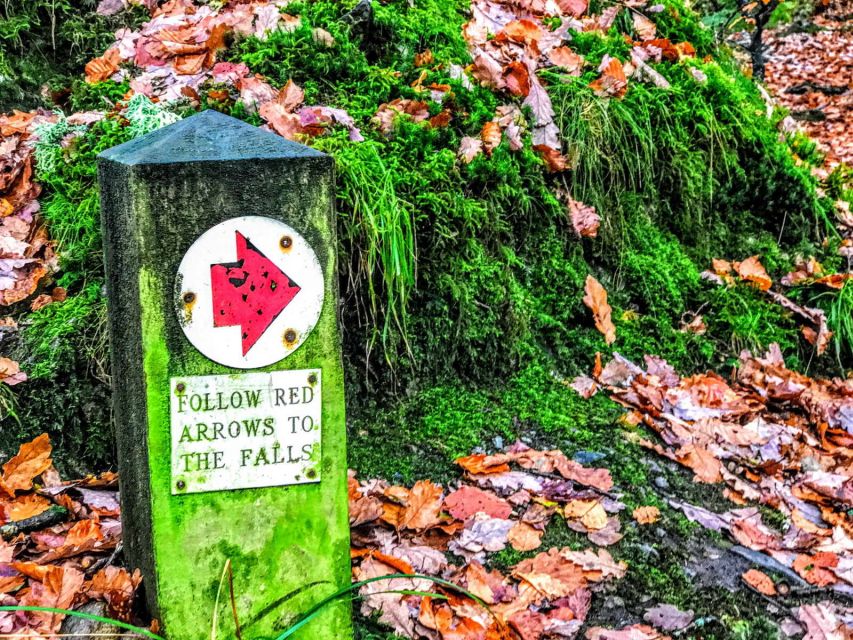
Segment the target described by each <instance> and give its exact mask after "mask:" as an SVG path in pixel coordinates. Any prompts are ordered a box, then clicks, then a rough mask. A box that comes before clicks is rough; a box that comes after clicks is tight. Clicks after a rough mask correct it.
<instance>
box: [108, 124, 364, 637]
mask: <svg viewBox="0 0 853 640" xmlns="http://www.w3.org/2000/svg"><path fill="white" fill-rule="evenodd" d="M99 179H100V185H101V197H102V216H103V229H104V249H105V262H106V271H107V288H108V307H109V324H110V335H111V348H112V365H113V384H114V389H115V391H114V400H113V405H114V414H115V420H116V435H117V444H118V454H119V460H120V472H121V482H122V487H121V489H122V507H123V515H124V526H125V550H126V553H127V556H128V560H129V563H130V564H132V565H133V566H138V567H139V568H140V569H141V570H142V572H143V575H144V579H145V584H146V597H147V599H148V605H149V607H150V608H151V611H152V614H153V615H154V616H155V617H157V618H158V619H160V620H161V622H162V624H163V628H164V632H165V634H166V635H167V637H169V638H180V639H181V640H196V639H198V640H201V639H202V638H206V637H208V635H209V634H210V625H211V621H212V620H214V609H215V608H217V607H219V609H220V610H219V611H218V615H217V616H216V617H215V619H216V620H217V627H218V632H219V633H220V634H221V635H222V636H223V637H231V636H233V633H234V626H233V625H234V622H233V618H232V615H231V613H230V602H228V603H226V602H224V601H219V602H218V604H217V599H216V593H217V586H218V584H219V580H220V576H221V574H222V569H223V567H224V566H225V565H226V563H227V562H229V561H230V563H231V566H232V568H233V573H234V588H235V592H236V598H237V611H238V614H239V616H240V620H241V626H242V630H243V633H244V637H272V636H274V635H276V634H278V633H281V632H282V631H283V630H284V629H285V628H286V626H287V624H288V623H289V622H291V621H292V620H294V619H296V618H297V617H298V616H299V614H301V613H302V612H304V611H306V610H308V609H309V608H310V607H311V606H312V605H313V604H315V603H316V602H319V601H321V600H322V599H323V598H325V597H327V596H328V595H329V594H331V593H335V592H336V591H337V590H339V589H340V588H342V587H343V586H344V585H347V584H348V582H349V555H348V547H349V531H348V525H347V515H346V508H347V501H346V447H345V422H344V392H343V372H342V365H341V352H340V336H339V330H338V319H337V300H338V291H337V278H336V277H335V274H336V237H335V227H334V210H333V171H332V161H331V159H330V158H329V157H328V156H325V155H323V154H321V153H319V152H317V151H314V150H311V149H309V148H307V147H303V146H301V145H297V144H294V143H292V142H288V141H286V140H284V139H282V138H279V137H277V136H275V135H272V134H268V133H265V132H263V131H260V130H259V129H256V128H254V127H251V126H249V125H246V124H244V123H241V122H239V121H237V120H235V119H233V118H229V117H227V116H223V115H221V114H218V113H214V112H205V113H202V114H200V115H196V116H193V117H191V118H188V119H186V120H183V121H182V122H179V123H176V124H174V125H172V126H169V127H166V128H164V129H161V130H159V131H157V132H154V133H152V134H149V135H148V136H144V137H142V138H138V139H136V140H134V141H132V142H129V143H126V144H123V145H120V146H118V147H114V148H112V149H110V150H108V151H106V152H104V153H103V154H101V156H100V157H99ZM235 220H236V222H235ZM222 225H225V226H224V227H223V226H222ZM229 225H230V226H229ZM257 225H260V226H263V228H264V229H272V228H275V229H279V228H280V229H284V232H283V235H281V237H278V236H275V237H271V236H269V234H267V233H260V232H259V231H258V229H260V227H259V226H257ZM217 229H219V230H220V231H221V234H220V236H219V238H218V239H217V238H216V237H214V241H213V242H212V244H210V246H207V248H206V249H205V248H204V247H202V250H201V251H200V252H196V253H193V260H192V263H193V265H192V266H191V267H188V268H186V269H183V270H182V269H181V268H180V267H181V262H182V260H183V259H184V257H185V256H186V255H189V253H188V252H189V250H190V247H191V246H193V244H194V243H196V242H197V241H198V240H199V238H200V237H202V236H206V237H211V236H207V234H206V232H208V233H211V232H214V231H215V230H217ZM215 235H216V234H214V236H215ZM268 236H269V237H268ZM285 237H286V238H287V240H286V241H285V240H284V238H285ZM241 239H242V241H243V242H242V244H241ZM300 243H301V244H300ZM309 250H310V256H309V253H307V252H308V251H309ZM217 251H219V253H218V254H217V253H216V252H217ZM300 251H301V252H302V253H300ZM240 252H242V256H240V255H238V254H239V253H240ZM300 256H302V258H300ZM306 256H309V257H311V256H313V262H310V261H309V262H310V264H309V263H308V262H300V260H302V259H303V258H305V257H306ZM305 259H307V258H305ZM300 265H303V266H304V265H308V266H305V268H304V269H302V270H300V268H301V267H300ZM309 267H310V268H309ZM315 267H316V271H311V269H314V268H315ZM179 271H180V272H181V275H180V277H179ZM184 289H187V291H185V290H184ZM189 289H192V290H191V291H190V290H189ZM255 292H258V293H255ZM312 305H314V306H312ZM188 306H189V307H191V309H190V311H191V313H189V314H188V313H187V307H188ZM306 309H309V310H310V309H313V311H312V313H315V315H313V316H310V315H306V313H305V311H306ZM288 310H290V311H288ZM214 313H216V318H214ZM251 314H255V316H256V317H251ZM264 314H267V315H266V316H265V315H264ZM289 314H290V315H289ZM256 318H258V319H256ZM306 318H308V320H310V322H306ZM300 322H303V324H300ZM207 325H209V326H207ZM193 332H195V333H193ZM211 337H213V341H212V342H211ZM256 349H260V351H257V350H256ZM288 594H292V597H289V598H284V596H286V595H288ZM350 634H351V622H350V608H349V605H348V604H346V603H343V602H341V603H337V604H335V605H333V606H330V607H329V608H328V609H325V610H324V611H323V613H322V614H320V615H319V616H318V618H317V620H316V621H313V622H312V624H311V625H310V626H309V627H307V628H306V629H305V630H303V631H300V633H299V634H297V637H302V638H309V637H310V638H318V639H326V640H332V639H333V638H334V639H336V640H337V639H339V638H346V637H349V636H350Z"/></svg>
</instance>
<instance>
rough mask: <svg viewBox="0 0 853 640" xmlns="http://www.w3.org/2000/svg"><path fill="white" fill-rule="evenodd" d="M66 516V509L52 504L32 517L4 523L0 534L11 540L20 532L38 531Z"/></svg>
mask: <svg viewBox="0 0 853 640" xmlns="http://www.w3.org/2000/svg"><path fill="white" fill-rule="evenodd" d="M67 517H68V509H66V508H65V507H60V506H58V505H53V506H52V507H50V508H48V509H47V510H45V511H42V512H41V513H40V514H38V515H37V516H33V517H32V518H25V519H23V520H18V521H16V522H9V523H8V524H4V525H3V526H2V527H0V536H2V538H3V539H4V540H11V539H12V538H14V537H15V536H17V535H18V534H20V533H30V532H31V531H38V530H40V529H46V528H47V527H52V526H54V525H57V524H60V523H61V522H64V521H65V519H66V518H67Z"/></svg>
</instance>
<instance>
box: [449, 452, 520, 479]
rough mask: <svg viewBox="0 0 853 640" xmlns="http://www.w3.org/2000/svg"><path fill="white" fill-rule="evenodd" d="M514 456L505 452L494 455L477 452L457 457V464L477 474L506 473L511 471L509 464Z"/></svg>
mask: <svg viewBox="0 0 853 640" xmlns="http://www.w3.org/2000/svg"><path fill="white" fill-rule="evenodd" d="M511 459H512V458H511V457H510V456H509V455H507V454H505V453H499V454H497V455H494V456H487V455H486V454H484V453H477V454H474V455H471V456H466V457H464V458H457V460H456V464H458V465H459V466H460V467H462V468H463V469H465V471H467V472H468V473H472V474H475V475H478V474H484V473H504V472H505V471H509V464H507V463H508V462H509V461H510V460H511Z"/></svg>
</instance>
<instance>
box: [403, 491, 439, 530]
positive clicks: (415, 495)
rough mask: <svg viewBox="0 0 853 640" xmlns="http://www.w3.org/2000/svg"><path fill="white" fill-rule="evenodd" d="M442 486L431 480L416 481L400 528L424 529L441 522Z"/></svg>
mask: <svg viewBox="0 0 853 640" xmlns="http://www.w3.org/2000/svg"><path fill="white" fill-rule="evenodd" d="M441 506H442V488H441V486H440V485H437V484H433V483H432V482H430V481H429V480H420V481H418V482H416V483H415V485H414V486H413V487H412V490H411V491H410V492H409V495H408V499H407V504H406V506H405V509H404V510H403V513H402V515H401V517H400V522H399V528H401V529H417V530H423V529H428V528H430V527H434V526H435V525H437V524H438V523H439V522H441Z"/></svg>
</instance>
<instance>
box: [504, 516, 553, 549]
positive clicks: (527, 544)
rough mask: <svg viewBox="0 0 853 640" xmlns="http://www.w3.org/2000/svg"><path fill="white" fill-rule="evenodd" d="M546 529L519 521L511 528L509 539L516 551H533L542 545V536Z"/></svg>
mask: <svg viewBox="0 0 853 640" xmlns="http://www.w3.org/2000/svg"><path fill="white" fill-rule="evenodd" d="M544 534H545V531H544V530H542V529H537V528H535V527H533V526H531V525H529V524H527V523H526V522H517V523H515V525H514V526H513V528H512V529H510V530H509V535H508V536H507V540H509V543H510V544H511V545H512V548H513V549H515V550H516V551H522V552H523V551H533V550H534V549H538V548H539V547H540V546H542V536H543V535H544Z"/></svg>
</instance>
